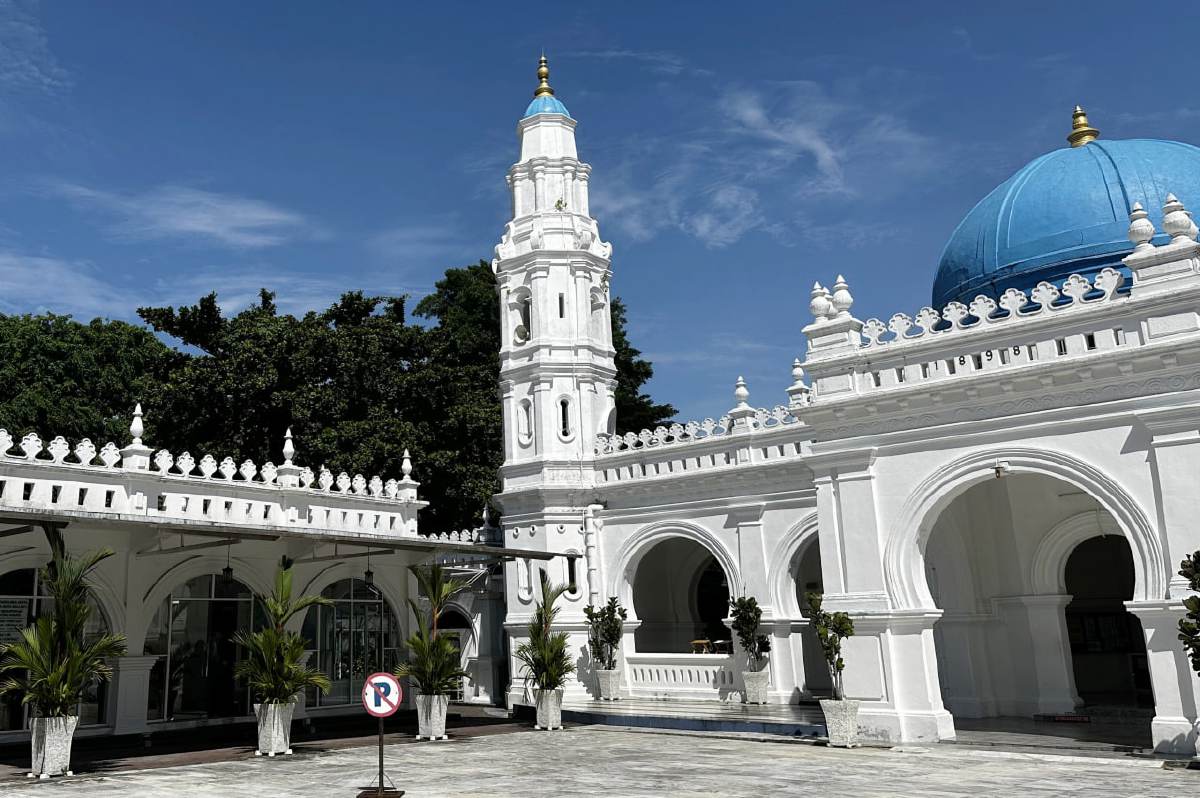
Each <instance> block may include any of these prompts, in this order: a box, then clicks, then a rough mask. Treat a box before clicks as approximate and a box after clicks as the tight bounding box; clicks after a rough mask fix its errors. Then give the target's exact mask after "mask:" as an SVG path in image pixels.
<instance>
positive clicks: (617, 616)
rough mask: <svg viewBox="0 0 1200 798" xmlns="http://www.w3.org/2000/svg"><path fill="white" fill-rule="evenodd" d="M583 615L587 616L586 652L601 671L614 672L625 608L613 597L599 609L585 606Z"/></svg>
mask: <svg viewBox="0 0 1200 798" xmlns="http://www.w3.org/2000/svg"><path fill="white" fill-rule="evenodd" d="M583 614H584V615H586V616H587V622H588V650H589V651H590V652H591V653H592V659H593V660H595V661H596V662H597V663H599V665H600V667H601V668H602V669H603V670H607V671H611V670H614V669H615V668H616V667H617V649H618V648H620V647H621V634H622V632H624V630H625V618H626V615H627V613H626V611H625V608H624V607H622V606H621V602H620V601H618V600H617V597H616V596H613V597H612V598H610V599H609V600H608V603H607V604H605V605H604V606H603V607H601V608H600V609H596V608H595V607H594V606H592V605H591V604H589V605H587V606H586V607H584V608H583Z"/></svg>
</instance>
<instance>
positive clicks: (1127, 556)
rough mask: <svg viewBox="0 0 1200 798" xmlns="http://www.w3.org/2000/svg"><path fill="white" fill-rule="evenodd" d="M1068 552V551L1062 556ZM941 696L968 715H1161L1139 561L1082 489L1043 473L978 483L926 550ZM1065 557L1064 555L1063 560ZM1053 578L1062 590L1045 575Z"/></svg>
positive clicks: (948, 511) (940, 522)
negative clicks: (1133, 604) (937, 613)
mask: <svg viewBox="0 0 1200 798" xmlns="http://www.w3.org/2000/svg"><path fill="white" fill-rule="evenodd" d="M1063 552H1067V553H1066V554H1065V555H1063ZM924 556H925V574H926V579H927V580H928V585H929V590H930V594H931V595H932V597H933V599H934V602H935V604H936V605H937V606H938V607H939V608H940V609H941V610H942V611H943V615H942V618H941V619H940V620H939V621H938V623H937V625H936V626H935V628H934V639H935V643H936V651H937V659H938V674H939V677H940V680H941V690H942V700H943V703H944V704H945V706H946V708H947V709H948V710H949V711H950V712H951V713H952V714H953V715H954V716H956V717H959V718H986V717H1000V716H1024V717H1029V716H1038V715H1073V714H1076V713H1085V714H1104V713H1107V712H1111V711H1114V710H1118V711H1121V712H1124V713H1127V714H1128V713H1133V714H1134V715H1138V714H1143V715H1145V717H1146V720H1147V723H1148V721H1149V718H1150V715H1151V714H1153V713H1152V710H1153V698H1152V696H1151V693H1150V679H1149V673H1148V669H1147V662H1146V647H1145V640H1144V637H1143V634H1142V629H1141V625H1140V623H1139V622H1138V620H1137V618H1135V617H1134V616H1133V615H1132V614H1130V613H1129V612H1127V611H1126V609H1125V607H1124V604H1123V602H1124V601H1127V600H1130V599H1132V598H1133V595H1134V567H1133V555H1132V552H1131V549H1130V546H1129V543H1128V541H1127V540H1126V539H1125V537H1124V535H1123V534H1122V533H1121V531H1120V529H1119V527H1118V526H1117V524H1116V522H1115V521H1114V519H1113V518H1112V516H1111V515H1110V514H1109V513H1108V512H1107V511H1106V510H1104V509H1103V508H1102V507H1101V506H1100V505H1099V504H1098V503H1097V502H1096V500H1095V499H1093V498H1092V497H1091V496H1090V495H1088V494H1087V493H1085V492H1083V491H1082V490H1080V489H1078V488H1076V487H1075V486H1073V485H1071V484H1069V483H1066V482H1063V481H1060V480H1057V479H1054V478H1051V477H1046V476H1040V475H1033V474H1016V475H1010V476H1007V477H1005V478H1003V479H988V480H987V481H984V482H980V483H977V484H975V485H973V486H971V487H970V488H968V489H967V490H966V491H964V492H963V493H962V494H960V495H959V496H957V497H956V498H955V499H953V500H952V501H951V503H950V504H949V505H948V506H947V507H946V508H945V510H943V511H942V512H941V514H940V515H939V516H938V517H937V519H936V521H935V522H934V523H933V526H932V530H931V533H930V535H929V538H928V541H927V542H926V544H925V550H924ZM1060 557H1061V559H1059V558H1060ZM1051 574H1052V576H1053V580H1054V583H1047V584H1041V583H1040V582H1048V581H1049V580H1048V579H1047V578H1046V575H1051Z"/></svg>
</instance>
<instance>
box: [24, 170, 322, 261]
mask: <svg viewBox="0 0 1200 798" xmlns="http://www.w3.org/2000/svg"><path fill="white" fill-rule="evenodd" d="M47 186H48V189H49V191H50V192H51V193H53V194H57V195H58V196H61V197H65V198H67V199H68V200H70V201H72V202H74V203H75V204H77V205H79V206H81V207H83V208H86V209H91V210H96V211H99V212H101V213H102V214H105V215H108V216H111V217H113V221H112V223H111V224H109V225H108V227H107V232H108V233H109V234H110V235H111V236H112V237H113V238H115V239H117V240H121V241H147V240H154V239H164V238H182V239H191V240H199V241H203V242H205V243H208V244H215V245H219V246H223V247H227V248H231V249H257V248H261V247H271V246H277V245H279V244H285V243H288V242H289V241H293V240H296V239H299V238H312V237H314V236H319V235H320V230H319V229H318V228H315V227H314V225H313V224H312V223H311V222H310V221H309V220H308V219H306V218H305V217H304V216H303V215H302V214H299V213H296V212H295V211H290V210H287V209H286V208H281V207H279V206H277V205H273V204H271V203H269V202H264V201H263V200H257V199H251V198H248V197H239V196H237V195H233V194H218V193H215V192H212V191H204V190H201V189H197V188H191V187H188V186H179V185H170V184H167V185H162V186H158V187H156V188H152V189H149V190H147V191H144V192H142V193H134V194H120V193H117V192H112V191H102V190H100V189H94V188H89V187H87V186H83V185H79V184H76V183H69V182H61V181H55V182H50V183H48V184H47Z"/></svg>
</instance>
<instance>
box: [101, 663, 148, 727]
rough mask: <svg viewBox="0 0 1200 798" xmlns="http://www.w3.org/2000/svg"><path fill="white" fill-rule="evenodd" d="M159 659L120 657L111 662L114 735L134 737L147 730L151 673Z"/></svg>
mask: <svg viewBox="0 0 1200 798" xmlns="http://www.w3.org/2000/svg"><path fill="white" fill-rule="evenodd" d="M157 661H158V657H121V658H119V659H118V660H116V662H114V663H113V683H112V693H111V695H112V697H113V705H114V707H115V711H114V713H113V716H112V718H113V734H137V733H138V732H144V731H145V730H146V728H147V724H146V711H147V706H148V704H149V699H150V671H151V669H152V668H153V667H154V663H155V662H157Z"/></svg>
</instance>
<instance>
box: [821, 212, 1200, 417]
mask: <svg viewBox="0 0 1200 798" xmlns="http://www.w3.org/2000/svg"><path fill="white" fill-rule="evenodd" d="M1163 214H1164V228H1165V231H1166V232H1167V233H1169V234H1170V235H1171V240H1170V241H1169V242H1168V243H1166V244H1163V245H1162V246H1158V247H1155V246H1153V245H1152V244H1151V243H1150V241H1151V239H1152V238H1153V236H1154V234H1155V230H1154V226H1153V224H1151V223H1150V221H1149V219H1148V218H1147V214H1146V212H1145V211H1144V210H1143V209H1142V207H1141V205H1140V204H1135V205H1134V206H1133V208H1132V210H1131V212H1130V231H1129V237H1130V240H1131V241H1132V242H1133V243H1134V245H1135V247H1134V251H1133V252H1132V253H1131V254H1130V255H1129V256H1128V257H1126V258H1125V261H1124V262H1125V264H1126V265H1127V266H1128V267H1129V268H1130V271H1131V272H1132V273H1133V276H1134V279H1133V285H1132V287H1131V288H1130V289H1129V290H1128V291H1126V290H1123V284H1124V281H1125V278H1124V275H1123V274H1122V273H1121V272H1119V271H1117V270H1116V269H1113V268H1105V269H1102V270H1101V271H1100V272H1099V273H1098V274H1097V275H1096V276H1095V278H1094V280H1093V281H1091V282H1089V281H1088V280H1087V279H1086V278H1084V277H1082V276H1080V275H1077V274H1073V275H1071V276H1069V277H1068V278H1067V279H1066V280H1065V281H1063V283H1062V284H1061V286H1057V285H1054V284H1051V283H1048V282H1040V283H1038V284H1037V285H1036V286H1035V287H1034V288H1033V289H1032V290H1031V291H1030V292H1029V293H1028V294H1026V292H1024V291H1021V290H1018V289H1016V288H1010V289H1008V290H1007V291H1005V292H1004V293H1003V294H1002V295H1001V296H1000V298H999V300H993V299H991V298H990V297H985V296H978V297H976V298H975V299H974V300H973V301H972V302H970V303H969V304H963V303H960V302H951V303H949V304H948V305H947V306H946V307H945V308H944V309H942V310H941V311H938V310H936V309H934V308H930V307H926V308H923V309H921V310H920V311H919V312H917V313H916V315H915V316H909V315H907V314H904V313H897V314H895V315H893V316H892V317H891V318H890V319H888V321H887V322H886V323H885V322H883V321H882V320H880V319H875V318H872V319H868V320H867V321H866V322H860V321H858V320H857V319H855V318H854V317H853V316H851V315H850V308H851V307H852V305H853V297H852V296H851V295H850V292H849V287H848V286H847V284H846V281H845V280H844V279H843V278H842V277H841V276H839V277H838V279H837V282H836V284H835V287H834V291H833V292H832V293H830V292H829V291H828V290H827V289H825V288H823V287H822V286H821V285H820V284H819V283H818V284H816V285H814V287H813V291H812V298H811V302H810V306H809V307H810V310H811V311H812V313H813V317H814V321H813V323H812V324H810V325H808V326H807V327H805V329H804V333H805V335H806V336H807V338H808V340H809V349H808V356H807V358H806V360H805V362H804V364H803V365H804V366H805V367H806V368H807V370H808V372H809V374H810V375H811V377H812V384H813V398H812V401H813V402H815V404H817V405H820V404H821V403H822V402H827V401H831V400H834V399H841V398H843V397H848V396H850V397H852V396H858V395H865V394H873V393H878V392H881V391H884V392H886V391H892V390H899V389H908V388H911V387H913V386H914V384H920V383H925V382H930V381H934V380H961V379H963V378H966V377H968V376H969V375H972V374H976V373H979V372H992V371H998V370H1006V369H1011V368H1026V367H1029V366H1031V365H1033V364H1037V365H1038V366H1039V367H1045V366H1048V364H1051V363H1064V364H1067V363H1070V364H1077V363H1078V361H1080V360H1081V359H1083V358H1086V357H1088V356H1089V355H1091V354H1093V353H1095V354H1097V355H1100V356H1103V357H1110V356H1111V354H1112V353H1114V352H1116V351H1123V350H1127V349H1134V348H1139V347H1143V346H1147V345H1149V344H1151V343H1155V342H1157V340H1158V339H1161V338H1163V337H1165V336H1170V335H1178V334H1180V333H1188V332H1195V331H1197V318H1198V317H1197V314H1196V312H1195V302H1196V296H1195V295H1196V293H1197V292H1198V290H1200V244H1197V242H1196V240H1195V239H1196V233H1197V229H1196V225H1195V224H1194V223H1193V222H1192V219H1191V214H1189V213H1188V212H1187V210H1186V209H1185V208H1184V207H1183V205H1182V203H1180V202H1179V200H1178V199H1176V198H1175V197H1174V196H1173V195H1172V196H1169V197H1168V199H1167V203H1166V205H1165V206H1164V208H1163ZM1175 305H1178V306H1179V307H1174V306H1175ZM1047 378H1049V377H1047Z"/></svg>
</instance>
